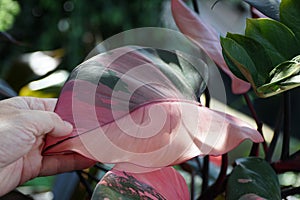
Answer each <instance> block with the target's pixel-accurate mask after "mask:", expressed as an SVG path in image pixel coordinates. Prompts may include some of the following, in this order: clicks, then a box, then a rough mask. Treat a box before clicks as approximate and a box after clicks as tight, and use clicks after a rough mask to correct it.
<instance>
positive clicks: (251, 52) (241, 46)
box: [221, 0, 300, 97]
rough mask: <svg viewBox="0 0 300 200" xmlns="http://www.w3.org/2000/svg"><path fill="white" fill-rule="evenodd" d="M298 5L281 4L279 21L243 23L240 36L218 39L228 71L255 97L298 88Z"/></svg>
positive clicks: (288, 0) (293, 2) (292, 0)
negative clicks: (246, 84) (248, 88)
mask: <svg viewBox="0 0 300 200" xmlns="http://www.w3.org/2000/svg"><path fill="white" fill-rule="evenodd" d="M299 11H300V1H297V0H282V1H281V3H280V7H279V16H280V18H279V21H277V20H274V19H270V18H258V19H247V23H246V30H245V34H244V35H240V34H232V33H228V34H227V35H226V37H225V38H221V45H222V48H223V56H224V59H225V61H226V63H227V65H228V67H229V68H230V70H231V71H232V72H233V73H234V74H235V75H236V76H237V77H239V78H241V79H243V80H245V81H248V82H249V83H250V84H251V86H252V88H253V90H254V91H255V93H256V94H257V95H258V96H259V97H269V96H272V95H276V94H278V93H281V92H284V91H287V90H290V89H292V88H295V87H298V86H299V85H300V73H299V72H300V56H299V55H300V26H299V24H300V12H299Z"/></svg>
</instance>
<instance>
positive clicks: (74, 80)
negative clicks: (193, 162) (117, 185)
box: [44, 48, 263, 172]
mask: <svg viewBox="0 0 300 200" xmlns="http://www.w3.org/2000/svg"><path fill="white" fill-rule="evenodd" d="M125 52H126V53H125ZM122 53H123V54H122ZM115 55H118V57H115ZM162 66H163V64H162V63H160V65H157V63H155V60H154V61H151V60H148V59H147V58H146V57H144V56H143V54H141V53H140V52H135V51H130V52H128V48H119V49H115V50H113V51H111V52H109V53H107V54H100V55H98V56H96V57H94V58H92V59H91V60H89V61H87V62H85V63H83V64H81V65H80V66H79V67H78V68H76V69H75V70H74V71H73V72H72V74H71V77H70V78H69V81H68V82H67V83H66V84H65V85H64V87H63V90H62V92H61V95H60V97H59V100H58V104H57V106H56V109H55V112H56V113H57V114H58V115H60V116H61V118H62V119H64V120H66V121H69V122H70V123H72V124H73V125H74V130H73V132H72V133H71V134H70V135H68V136H66V137H62V138H54V137H47V138H46V144H45V152H44V153H45V154H47V155H51V154H56V153H69V152H76V153H79V154H81V155H83V156H86V157H88V158H90V159H93V160H96V161H100V162H103V163H115V164H117V165H116V167H117V168H118V169H119V170H125V171H127V172H137V171H138V170H140V169H139V167H141V168H142V169H143V170H144V169H145V168H149V170H153V168H161V167H165V166H170V165H175V164H178V163H181V162H184V161H186V160H188V159H191V158H193V157H195V156H198V155H221V154H224V153H226V152H228V151H230V150H232V149H233V148H235V147H236V146H237V145H239V144H240V143H241V142H242V141H244V140H245V139H250V140H252V141H253V142H262V141H263V139H262V137H261V135H260V134H259V133H258V132H257V131H256V130H254V129H252V128H251V127H250V126H249V125H248V124H246V123H245V122H243V121H241V120H239V119H238V118H235V117H233V116H230V115H227V114H225V113H221V112H217V111H213V110H210V109H208V108H206V107H202V106H201V105H200V104H199V103H197V102H196V100H192V99H193V98H195V97H194V96H191V97H187V96H185V95H183V93H181V90H179V89H178V88H177V87H175V84H176V83H177V84H178V81H180V80H182V84H184V83H185V82H184V81H183V79H184V77H181V79H179V78H178V79H174V77H176V76H179V75H178V71H176V72H175V71H174V70H173V71H172V70H170V71H168V73H169V77H171V78H172V79H169V78H168V77H167V76H165V74H164V73H163V71H161V67H162ZM165 67H167V66H165ZM172 80H173V81H176V83H175V82H173V81H172ZM119 84H120V85H119ZM186 90H191V91H193V89H192V88H191V87H189V86H188V85H186ZM185 94H189V93H188V92H187V93H185ZM191 94H192V93H191Z"/></svg>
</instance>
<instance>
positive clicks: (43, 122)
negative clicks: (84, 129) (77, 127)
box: [21, 111, 73, 137]
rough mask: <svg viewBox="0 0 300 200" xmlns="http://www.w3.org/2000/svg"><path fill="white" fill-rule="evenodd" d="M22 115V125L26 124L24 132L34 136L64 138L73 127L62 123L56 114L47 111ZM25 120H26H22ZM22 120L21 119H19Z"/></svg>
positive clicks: (67, 123) (64, 122)
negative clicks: (47, 135)
mask: <svg viewBox="0 0 300 200" xmlns="http://www.w3.org/2000/svg"><path fill="white" fill-rule="evenodd" d="M28 112H29V113H27V114H24V117H23V123H24V122H26V124H27V125H26V127H25V130H27V132H31V133H33V134H34V135H35V136H41V135H45V134H49V135H52V136H54V137H60V136H65V135H67V134H69V133H71V132H72V130H73V126H72V125H71V124H70V123H69V122H66V121H63V120H62V119H61V118H60V117H59V116H58V115H57V114H56V113H54V112H49V111H28ZM24 118H26V120H24ZM21 120H22V118H21Z"/></svg>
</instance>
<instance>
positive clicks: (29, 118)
mask: <svg viewBox="0 0 300 200" xmlns="http://www.w3.org/2000/svg"><path fill="white" fill-rule="evenodd" d="M55 104H56V99H41V98H33V97H14V98H11V99H8V100H3V101H1V102H0V122H1V123H0V138H1V139H0V180H1V182H0V196H2V195H4V194H5V193H7V192H9V191H10V190H12V189H14V188H15V187H17V186H18V185H20V184H22V183H24V182H26V181H28V180H30V179H32V178H35V177H37V176H47V175H54V174H57V173H62V172H66V171H72V170H79V169H84V168H87V167H89V166H91V165H93V164H94V163H95V162H94V161H92V160H89V159H87V158H84V157H82V156H80V155H78V154H75V153H74V154H68V155H55V156H43V155H41V152H42V149H43V146H44V137H45V135H46V134H49V135H52V136H64V135H67V134H69V133H70V132H71V131H72V129H73V128H72V126H71V124H69V123H67V122H64V121H63V120H62V119H61V118H60V117H59V116H58V115H57V114H56V113H54V112H53V110H54V107H55Z"/></svg>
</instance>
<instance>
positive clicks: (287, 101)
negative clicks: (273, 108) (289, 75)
mask: <svg viewBox="0 0 300 200" xmlns="http://www.w3.org/2000/svg"><path fill="white" fill-rule="evenodd" d="M283 117H284V118H283V123H284V124H283V140H282V151H281V157H280V159H281V160H286V159H287V158H288V157H289V154H290V128H291V125H290V120H291V93H290V91H287V92H285V93H283Z"/></svg>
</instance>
